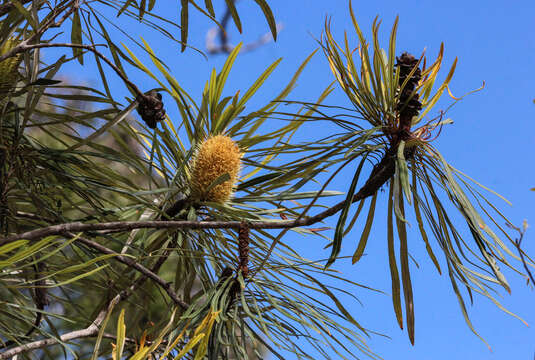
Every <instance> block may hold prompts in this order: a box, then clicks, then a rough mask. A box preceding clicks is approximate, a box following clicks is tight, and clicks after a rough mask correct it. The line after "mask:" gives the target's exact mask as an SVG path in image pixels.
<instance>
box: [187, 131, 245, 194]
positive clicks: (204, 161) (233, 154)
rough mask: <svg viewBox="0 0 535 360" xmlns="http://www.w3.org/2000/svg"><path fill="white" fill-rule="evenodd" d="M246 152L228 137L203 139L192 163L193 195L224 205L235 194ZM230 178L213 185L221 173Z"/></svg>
mask: <svg viewBox="0 0 535 360" xmlns="http://www.w3.org/2000/svg"><path fill="white" fill-rule="evenodd" d="M241 157H242V153H241V152H240V149H239V147H238V145H237V144H236V143H235V142H234V141H233V140H232V139H231V138H230V137H228V136H224V135H217V136H213V137H210V138H208V139H207V140H205V141H204V142H202V143H201V144H200V146H199V148H198V149H197V152H196V153H195V155H194V157H193V159H192V164H191V175H190V179H191V180H190V186H191V195H192V198H193V199H195V200H199V201H211V202H215V203H220V204H223V203H225V202H227V201H228V200H229V199H230V198H231V196H232V193H233V190H234V185H235V184H236V181H237V180H238V174H239V172H240V167H241ZM225 174H228V175H229V179H228V180H226V181H223V182H222V183H221V184H217V185H215V186H214V185H213V184H214V183H215V181H216V180H217V179H218V178H220V177H221V176H223V175H225Z"/></svg>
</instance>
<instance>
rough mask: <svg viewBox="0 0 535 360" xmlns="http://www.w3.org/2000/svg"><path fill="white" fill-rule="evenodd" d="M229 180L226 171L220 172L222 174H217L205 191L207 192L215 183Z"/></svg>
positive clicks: (218, 183)
mask: <svg viewBox="0 0 535 360" xmlns="http://www.w3.org/2000/svg"><path fill="white" fill-rule="evenodd" d="M229 180H230V175H229V173H228V172H226V173H224V174H222V175H219V176H218V177H217V179H215V180H214V181H213V182H212V183H211V184H210V185H209V186H208V187H207V188H206V190H205V192H209V191H210V190H212V189H213V188H214V187H216V186H217V185H220V184H223V183H224V182H225V181H229Z"/></svg>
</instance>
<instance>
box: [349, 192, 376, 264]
mask: <svg viewBox="0 0 535 360" xmlns="http://www.w3.org/2000/svg"><path fill="white" fill-rule="evenodd" d="M376 200H377V192H376V193H375V194H373V198H372V203H371V204H370V210H369V211H368V217H367V218H366V225H365V226H364V230H363V231H362V235H361V236H360V241H359V245H358V247H357V250H355V253H354V254H353V258H352V260H351V262H352V263H353V264H355V263H356V262H357V261H359V260H360V258H361V257H362V254H363V253H364V249H365V248H366V243H367V242H368V237H369V236H370V230H371V228H372V224H373V218H374V217H375V202H376Z"/></svg>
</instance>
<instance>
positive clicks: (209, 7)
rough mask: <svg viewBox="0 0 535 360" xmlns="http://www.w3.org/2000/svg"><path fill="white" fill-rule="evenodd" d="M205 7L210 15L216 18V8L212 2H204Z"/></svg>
mask: <svg viewBox="0 0 535 360" xmlns="http://www.w3.org/2000/svg"><path fill="white" fill-rule="evenodd" d="M204 6H205V7H206V10H208V13H209V14H210V15H211V16H212V17H215V11H214V6H213V5H212V0H204Z"/></svg>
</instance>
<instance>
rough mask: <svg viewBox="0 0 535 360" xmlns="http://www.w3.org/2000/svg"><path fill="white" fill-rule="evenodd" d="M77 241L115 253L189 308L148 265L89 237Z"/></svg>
mask: <svg viewBox="0 0 535 360" xmlns="http://www.w3.org/2000/svg"><path fill="white" fill-rule="evenodd" d="M66 234H67V235H69V236H73V237H74V236H76V235H75V234H73V233H68V232H67V233H66ZM76 241H77V242H79V243H82V244H84V245H86V246H88V247H90V248H92V249H95V250H97V251H98V252H100V253H103V254H110V255H115V256H114V257H113V259H115V260H117V261H119V262H121V263H123V264H125V265H127V266H129V267H131V268H133V269H135V270H136V271H138V272H139V273H141V274H142V275H144V276H145V277H147V278H149V279H151V280H153V281H154V282H155V283H157V284H158V285H160V286H161V287H162V288H163V289H164V290H165V292H166V293H167V294H168V295H169V297H170V298H171V299H172V300H173V302H174V303H175V304H177V305H178V306H180V307H181V308H182V309H183V310H185V309H187V308H188V306H189V305H188V304H187V303H186V302H185V301H184V300H182V299H180V298H179V297H178V295H177V294H176V293H175V292H174V291H173V290H172V289H171V285H170V283H169V282H167V281H165V280H164V279H162V278H161V277H159V276H158V275H156V274H155V273H154V272H152V271H151V270H149V269H147V268H146V267H144V266H143V265H141V264H139V263H137V262H136V261H134V260H132V259H131V258H129V257H127V256H123V255H121V254H119V253H117V252H115V251H113V250H111V249H108V248H107V247H105V246H102V245H100V244H99V243H97V242H94V241H92V240H89V239H86V238H83V237H78V239H76Z"/></svg>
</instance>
